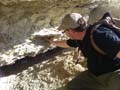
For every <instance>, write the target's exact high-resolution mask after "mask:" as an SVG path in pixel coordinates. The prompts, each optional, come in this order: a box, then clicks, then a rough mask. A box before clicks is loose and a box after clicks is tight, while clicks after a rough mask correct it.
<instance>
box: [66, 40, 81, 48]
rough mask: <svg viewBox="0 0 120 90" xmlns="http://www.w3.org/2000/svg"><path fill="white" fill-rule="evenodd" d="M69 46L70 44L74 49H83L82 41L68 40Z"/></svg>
mask: <svg viewBox="0 0 120 90" xmlns="http://www.w3.org/2000/svg"><path fill="white" fill-rule="evenodd" d="M67 44H68V46H70V47H74V48H77V47H81V41H80V40H72V39H68V40H67Z"/></svg>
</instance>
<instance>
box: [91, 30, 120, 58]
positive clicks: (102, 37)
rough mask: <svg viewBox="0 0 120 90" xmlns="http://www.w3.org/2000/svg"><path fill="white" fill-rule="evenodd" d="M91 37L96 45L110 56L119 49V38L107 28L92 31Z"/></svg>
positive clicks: (114, 54)
mask: <svg viewBox="0 0 120 90" xmlns="http://www.w3.org/2000/svg"><path fill="white" fill-rule="evenodd" d="M103 29H104V30H103ZM93 38H94V40H95V43H96V45H97V46H98V47H99V48H100V49H102V50H103V51H104V52H106V53H107V55H108V56H110V57H112V58H114V57H115V56H116V54H117V53H118V51H120V38H119V37H118V36H117V35H116V34H115V33H114V32H113V31H112V30H110V29H108V28H102V30H97V31H96V32H94V33H93Z"/></svg>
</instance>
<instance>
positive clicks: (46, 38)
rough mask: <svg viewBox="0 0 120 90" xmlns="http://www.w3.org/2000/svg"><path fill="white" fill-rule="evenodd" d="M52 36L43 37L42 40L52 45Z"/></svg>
mask: <svg viewBox="0 0 120 90" xmlns="http://www.w3.org/2000/svg"><path fill="white" fill-rule="evenodd" d="M53 39H54V36H46V37H44V40H45V41H47V42H48V43H50V44H52V43H53V42H54V41H53Z"/></svg>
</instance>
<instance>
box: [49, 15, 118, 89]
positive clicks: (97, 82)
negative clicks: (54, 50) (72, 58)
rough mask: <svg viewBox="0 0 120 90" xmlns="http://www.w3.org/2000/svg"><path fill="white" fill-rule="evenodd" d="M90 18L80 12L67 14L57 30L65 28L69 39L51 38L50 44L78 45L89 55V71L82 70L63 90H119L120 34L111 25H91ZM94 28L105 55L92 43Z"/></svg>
mask: <svg viewBox="0 0 120 90" xmlns="http://www.w3.org/2000/svg"><path fill="white" fill-rule="evenodd" d="M88 21H89V17H88V16H87V17H83V16H82V15H81V14H79V13H70V14H66V15H65V16H64V18H63V19H62V22H61V25H60V26H59V28H58V29H59V30H64V33H65V34H66V35H67V36H68V37H69V39H68V40H65V41H53V40H49V42H50V43H51V44H53V45H56V46H59V47H63V48H68V47H75V48H76V47H78V48H79V49H80V50H81V51H82V53H83V55H84V56H85V57H86V58H87V68H88V70H86V71H84V72H82V73H80V74H79V75H78V76H77V77H75V78H74V79H73V80H71V81H70V82H69V83H68V84H67V85H66V87H64V89H62V90H120V85H119V84H120V37H118V35H116V34H115V32H113V31H112V30H111V28H108V27H105V26H102V25H99V26H97V27H96V28H91V25H89V24H88ZM108 22H109V21H108ZM118 22H120V20H118ZM109 23H110V22H109ZM93 29H94V32H93V33H92V38H93V39H94V42H95V43H96V44H97V46H99V47H100V48H101V49H102V50H103V51H105V52H106V54H102V53H100V52H98V51H97V50H96V49H95V48H94V46H93V44H92V42H91V31H92V30H93Z"/></svg>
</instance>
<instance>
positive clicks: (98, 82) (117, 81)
mask: <svg viewBox="0 0 120 90" xmlns="http://www.w3.org/2000/svg"><path fill="white" fill-rule="evenodd" d="M58 90H120V70H117V71H115V72H111V73H107V74H104V75H100V76H95V75H93V74H92V73H90V72H89V71H85V72H82V73H80V74H79V75H78V76H77V77H75V78H74V79H73V80H72V81H70V82H69V83H68V84H67V85H66V86H65V87H63V88H60V89H58Z"/></svg>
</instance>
